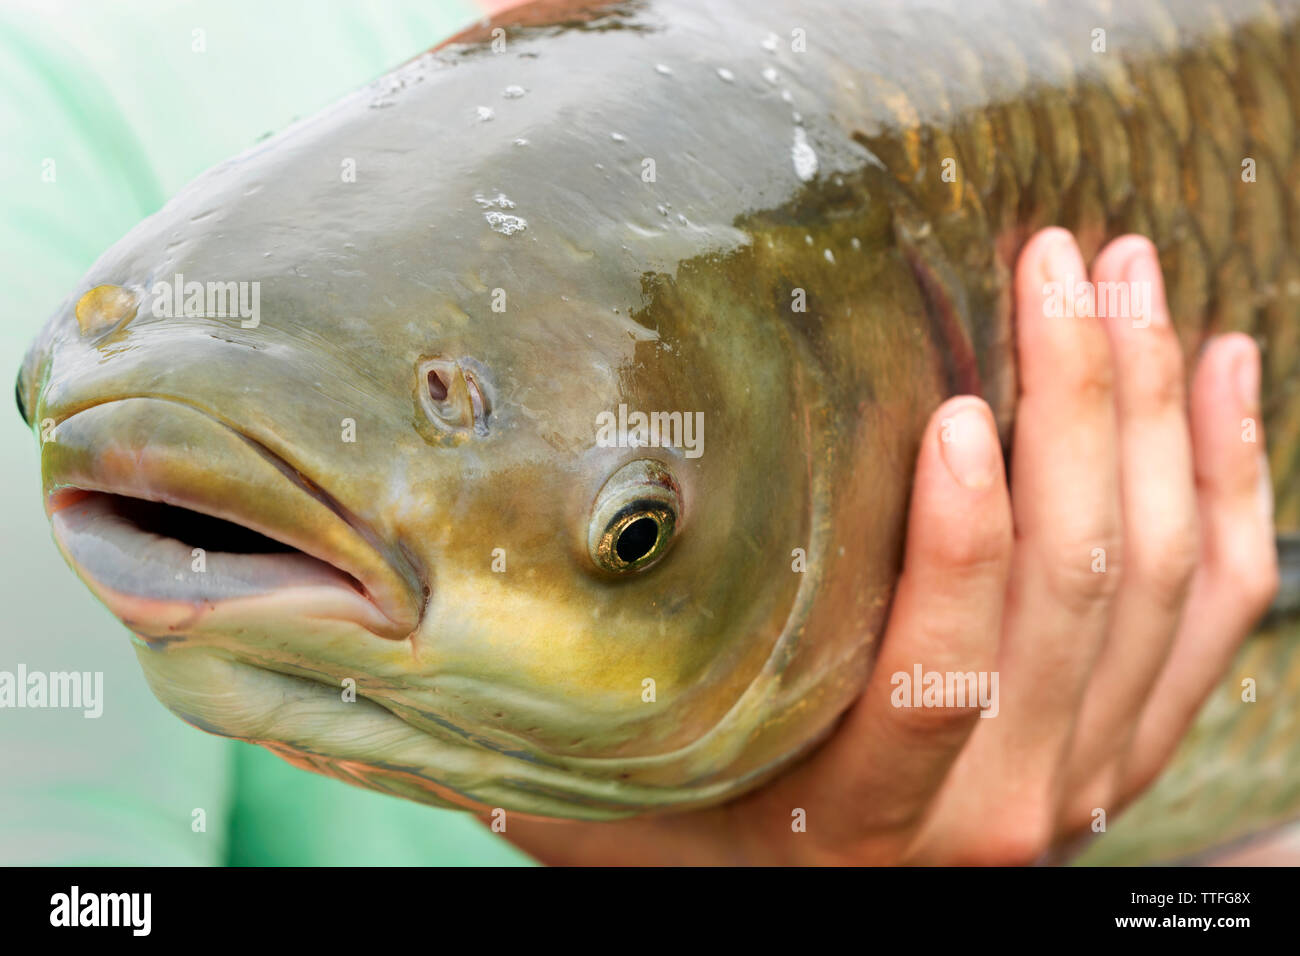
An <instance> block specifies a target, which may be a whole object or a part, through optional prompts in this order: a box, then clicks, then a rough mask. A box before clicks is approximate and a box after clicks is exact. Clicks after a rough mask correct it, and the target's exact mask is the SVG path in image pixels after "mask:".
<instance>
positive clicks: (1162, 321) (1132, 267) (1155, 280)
mask: <svg viewBox="0 0 1300 956" xmlns="http://www.w3.org/2000/svg"><path fill="white" fill-rule="evenodd" d="M1124 278H1125V279H1127V280H1128V284H1129V301H1130V302H1133V303H1138V304H1141V305H1142V306H1143V308H1141V309H1136V308H1135V309H1134V316H1133V325H1134V327H1136V328H1142V327H1145V326H1148V325H1157V326H1163V325H1167V324H1168V323H1169V310H1168V309H1167V308H1166V306H1165V284H1164V280H1163V278H1162V277H1161V275H1160V260H1159V259H1158V258H1156V251H1155V247H1154V246H1152V245H1151V244H1150V243H1148V242H1143V243H1140V244H1138V249H1137V251H1136V252H1135V253H1134V255H1133V257H1132V258H1130V259H1129V261H1128V265H1127V266H1126V267H1125V269H1124Z"/></svg>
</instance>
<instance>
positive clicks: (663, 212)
mask: <svg viewBox="0 0 1300 956" xmlns="http://www.w3.org/2000/svg"><path fill="white" fill-rule="evenodd" d="M655 208H656V209H658V210H659V215H661V216H666V215H668V207H667V206H665V205H664V204H663V203H660V204H659V205H657V206H655Z"/></svg>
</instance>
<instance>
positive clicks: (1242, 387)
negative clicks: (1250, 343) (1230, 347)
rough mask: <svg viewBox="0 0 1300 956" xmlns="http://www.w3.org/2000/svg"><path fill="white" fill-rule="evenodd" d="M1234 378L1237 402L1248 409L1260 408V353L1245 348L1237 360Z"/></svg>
mask: <svg viewBox="0 0 1300 956" xmlns="http://www.w3.org/2000/svg"><path fill="white" fill-rule="evenodd" d="M1233 378H1234V379H1235V380H1236V383H1237V400H1238V401H1240V402H1241V404H1242V407H1243V408H1246V409H1248V410H1249V409H1255V408H1258V407H1259V351H1258V350H1257V349H1251V348H1243V349H1241V351H1240V353H1239V354H1238V355H1237V358H1236V367H1235V368H1234V369H1233Z"/></svg>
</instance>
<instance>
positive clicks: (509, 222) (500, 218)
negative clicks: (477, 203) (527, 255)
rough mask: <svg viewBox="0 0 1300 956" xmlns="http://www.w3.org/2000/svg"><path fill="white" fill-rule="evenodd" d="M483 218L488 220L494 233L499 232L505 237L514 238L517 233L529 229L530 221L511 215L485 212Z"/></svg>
mask: <svg viewBox="0 0 1300 956" xmlns="http://www.w3.org/2000/svg"><path fill="white" fill-rule="evenodd" d="M483 218H484V219H486V220H487V224H488V225H489V226H491V227H492V231H493V232H499V233H501V235H503V236H513V235H514V234H515V233H516V232H523V231H524V230H525V229H527V228H528V221H527V220H525V219H524V218H523V217H522V216H512V215H510V214H509V213H504V212H495V211H494V212H485V213H484V214H483Z"/></svg>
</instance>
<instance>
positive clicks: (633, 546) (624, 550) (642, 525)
mask: <svg viewBox="0 0 1300 956" xmlns="http://www.w3.org/2000/svg"><path fill="white" fill-rule="evenodd" d="M658 538H659V524H658V522H656V521H655V520H654V519H653V518H637V519H636V520H635V521H633V522H632V523H631V524H629V525H628V526H627V527H626V528H624V529H623V530H622V531H621V532H620V533H619V536H618V542H617V543H616V544H615V545H614V550H615V551H616V552H617V553H618V556H619V558H621V559H622V560H623V561H625V562H627V563H628V564H632V563H633V562H634V561H639V560H641V559H642V558H644V557H645V556H646V555H647V554H649V553H650V551H651V550H652V549H653V548H654V546H655V541H657V540H658Z"/></svg>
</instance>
